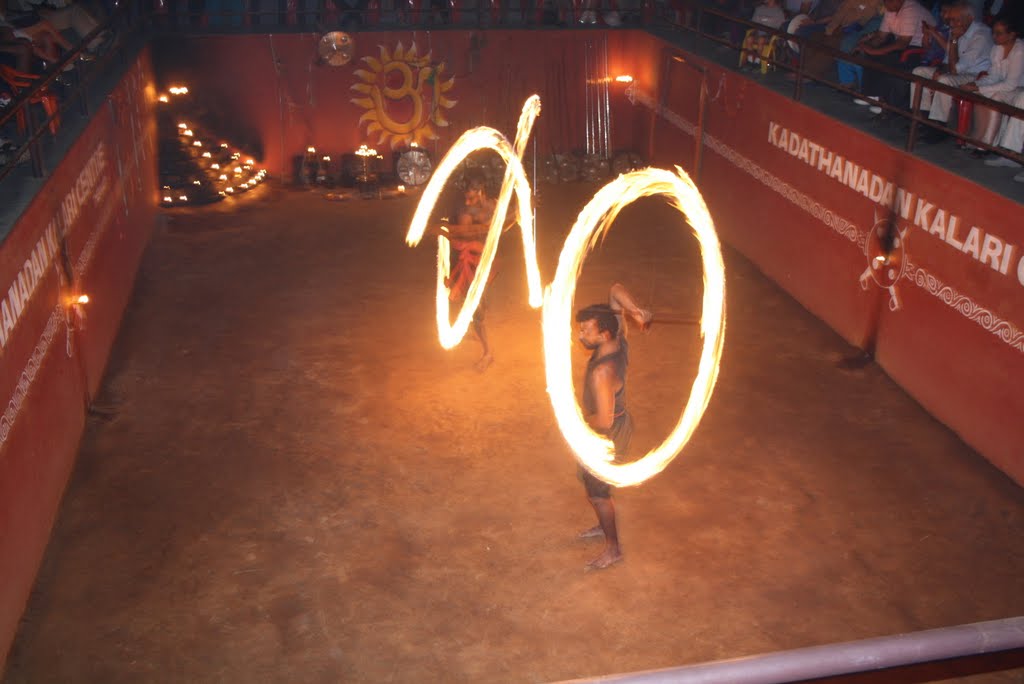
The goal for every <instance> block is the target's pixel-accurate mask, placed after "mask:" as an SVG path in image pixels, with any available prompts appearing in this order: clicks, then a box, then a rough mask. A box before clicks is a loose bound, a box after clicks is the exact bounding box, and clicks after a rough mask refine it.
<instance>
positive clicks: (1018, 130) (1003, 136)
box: [985, 88, 1024, 183]
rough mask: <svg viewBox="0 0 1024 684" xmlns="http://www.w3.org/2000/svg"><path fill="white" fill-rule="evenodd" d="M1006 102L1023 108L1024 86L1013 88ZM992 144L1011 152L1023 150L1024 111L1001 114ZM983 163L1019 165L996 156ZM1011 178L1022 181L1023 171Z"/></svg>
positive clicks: (1023, 179) (990, 164) (1012, 166)
mask: <svg viewBox="0 0 1024 684" xmlns="http://www.w3.org/2000/svg"><path fill="white" fill-rule="evenodd" d="M1007 102H1008V103H1009V104H1011V105H1013V106H1014V107H1016V108H1017V109H1021V110H1024V88H1017V89H1016V90H1014V91H1013V93H1012V97H1011V98H1008V99H1007ZM994 144H995V145H996V146H998V147H1002V148H1005V149H1007V150H1010V151H1011V152H1016V153H1017V154H1021V153H1022V152H1024V113H1021V115H1020V116H1009V115H1007V114H1004V115H1003V116H1002V123H1001V124H1000V127H999V135H997V136H996V140H995V143H994ZM985 165H986V166H1008V167H1010V168H1017V167H1019V166H1020V164H1018V163H1017V162H1015V161H1013V160H1012V159H1008V158H1006V157H998V156H993V157H992V158H991V159H986V160H985ZM1013 180H1015V181H1019V182H1021V183H1024V171H1022V172H1021V173H1018V174H1017V175H1016V176H1014V177H1013Z"/></svg>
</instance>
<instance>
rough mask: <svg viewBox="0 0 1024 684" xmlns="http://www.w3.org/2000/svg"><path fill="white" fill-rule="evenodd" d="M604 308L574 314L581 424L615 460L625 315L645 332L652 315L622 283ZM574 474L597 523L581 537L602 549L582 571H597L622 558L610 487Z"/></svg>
mask: <svg viewBox="0 0 1024 684" xmlns="http://www.w3.org/2000/svg"><path fill="white" fill-rule="evenodd" d="M609 300H610V301H609V303H608V304H593V305H591V306H588V307H586V308H585V309H581V310H580V311H578V312H577V313H576V322H577V323H579V341H580V343H581V344H582V345H583V346H584V347H585V348H586V349H588V350H590V351H591V352H592V353H591V356H590V361H588V363H587V370H586V374H585V376H584V378H583V410H584V412H585V413H586V415H587V423H588V424H589V425H590V427H591V428H592V429H593V430H594V431H595V432H597V433H599V434H601V435H604V436H606V437H608V438H610V439H611V440H612V442H613V443H614V444H615V455H616V458H621V457H623V456H625V455H626V454H627V452H628V450H629V440H630V437H631V436H632V434H633V418H632V417H631V416H630V414H629V411H627V410H626V367H627V366H628V364H629V345H628V343H627V341H626V326H625V317H626V316H629V317H630V318H631V319H633V321H634V322H635V323H636V324H637V325H638V326H640V328H641V329H643V330H647V329H648V328H649V327H650V324H651V321H652V320H653V316H652V314H651V312H650V311H647V310H645V309H641V308H640V307H639V306H638V305H637V303H636V301H635V300H634V299H633V297H632V296H631V295H630V294H629V292H628V291H627V290H626V288H624V287H623V286H622V285H620V284H618V283H616V284H615V285H613V286H612V288H611V293H610V296H609ZM579 476H580V479H581V480H582V481H583V486H584V488H585V489H586V492H587V498H588V499H589V500H590V503H591V505H592V506H593V507H594V512H595V513H596V514H597V521H598V524H597V525H596V526H594V527H592V528H590V529H589V530H585V531H584V532H581V533H580V535H579V537H580V538H581V539H591V538H597V537H602V536H603V537H604V539H605V548H604V551H602V552H601V555H599V556H598V557H597V558H595V559H594V560H592V561H590V562H589V563H587V566H586V569H587V570H601V569H603V568H607V567H610V566H612V565H614V564H616V563H618V562H619V561H621V560H622V549H621V548H620V547H619V535H618V531H617V529H616V526H615V504H614V503H613V502H612V497H611V486H610V485H608V483H606V482H603V481H601V480H600V479H598V478H597V477H595V476H594V475H592V474H591V473H590V472H589V471H588V470H587V469H586V468H584V467H583V466H579Z"/></svg>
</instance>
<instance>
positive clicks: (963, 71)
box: [910, 0, 992, 143]
mask: <svg viewBox="0 0 1024 684" xmlns="http://www.w3.org/2000/svg"><path fill="white" fill-rule="evenodd" d="M949 27H950V34H949V38H948V39H944V38H942V37H941V36H939V35H937V34H936V33H935V32H934V29H926V34H930V35H931V38H932V40H934V41H936V42H937V43H939V44H941V45H942V47H943V48H944V49H945V51H946V56H945V58H944V59H943V60H942V65H941V66H938V67H927V66H922V67H917V68H916V69H914V74H916V75H917V76H923V77H925V78H930V79H932V80H937V81H938V82H939V83H942V84H944V85H948V86H953V87H959V86H962V85H964V84H967V83H971V82H973V81H975V80H976V79H977V78H978V77H979V75H980V74H982V73H983V72H987V71H988V70H989V69H990V68H991V66H992V56H991V54H992V31H991V29H989V28H988V27H987V26H985V25H984V24H982V23H981V22H980V21H978V20H977V17H976V15H975V13H974V7H973V5H972V4H971V3H970V2H969V0H957V2H954V3H953V4H952V6H951V7H950V15H949ZM914 90H915V86H914V84H911V85H910V98H911V101H913V98H914ZM952 106H953V97H952V96H951V95H948V94H947V93H941V92H935V91H933V90H930V89H928V88H925V89H924V90H923V91H922V92H921V110H922V111H927V112H928V118H929V119H931V120H933V121H938V122H940V123H942V124H946V123H948V121H949V113H950V109H952ZM945 137H946V134H945V133H944V132H942V131H940V130H938V129H935V128H928V129H927V130H926V131H925V132H924V133H923V134H922V135H921V140H922V142H928V143H935V142H939V141H940V140H943V139H944V138H945Z"/></svg>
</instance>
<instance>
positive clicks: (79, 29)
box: [7, 0, 102, 50]
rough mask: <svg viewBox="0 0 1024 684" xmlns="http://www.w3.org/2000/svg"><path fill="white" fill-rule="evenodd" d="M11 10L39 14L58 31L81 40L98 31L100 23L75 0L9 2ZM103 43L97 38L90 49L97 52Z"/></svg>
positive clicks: (23, 0)
mask: <svg viewBox="0 0 1024 684" xmlns="http://www.w3.org/2000/svg"><path fill="white" fill-rule="evenodd" d="M7 5H8V7H9V8H10V9H12V10H15V11H18V12H21V13H31V12H35V13H37V14H38V15H39V16H40V17H41V18H42V19H44V20H46V21H47V22H49V24H50V25H51V26H53V27H54V28H56V29H57V30H58V31H72V32H74V34H75V36H77V37H78V39H79V40H81V39H82V38H85V37H86V36H87V35H89V34H90V33H92V32H93V31H94V30H96V27H97V26H99V25H100V24H99V22H98V21H97V20H96V19H95V18H94V17H93V16H92V15H91V14H90V13H89V12H88V11H87V10H86V9H85V8H84V7H82V5H81V4H79V3H77V2H74V0H7ZM101 43H102V38H101V37H97V38H95V39H94V40H93V41H92V42H91V43H89V48H90V49H91V50H96V49H97V48H98V47H99V45H100V44H101Z"/></svg>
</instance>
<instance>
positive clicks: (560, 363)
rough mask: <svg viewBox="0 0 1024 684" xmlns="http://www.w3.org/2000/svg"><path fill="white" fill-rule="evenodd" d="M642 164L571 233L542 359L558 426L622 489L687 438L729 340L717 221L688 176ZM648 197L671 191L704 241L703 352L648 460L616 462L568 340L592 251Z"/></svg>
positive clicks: (602, 194)
mask: <svg viewBox="0 0 1024 684" xmlns="http://www.w3.org/2000/svg"><path fill="white" fill-rule="evenodd" d="M676 170H677V172H678V175H677V174H674V173H672V172H671V171H666V170H663V169H643V170H641V171H634V172H632V173H628V174H624V175H622V176H619V177H618V178H617V179H615V180H614V181H612V182H610V183H608V184H607V185H606V186H604V187H603V188H602V189H601V190H600V191H599V192H598V193H597V194H596V195H595V196H594V197H593V199H591V200H590V203H589V204H587V206H586V207H584V208H583V211H582V212H580V214H579V216H578V217H577V218H576V223H575V224H574V225H573V227H572V230H571V231H570V233H569V237H567V238H566V241H565V245H564V246H563V247H562V253H561V255H559V258H558V268H557V270H556V272H555V277H554V280H553V281H552V283H551V285H550V286H549V287H548V288H547V291H546V293H545V297H544V310H543V314H542V318H543V330H544V362H545V372H546V374H547V385H548V394H549V395H550V398H551V405H552V407H553V408H554V410H555V418H556V419H557V421H558V427H559V429H560V430H561V431H562V434H563V435H564V436H565V438H566V441H568V442H569V446H570V448H571V449H572V450H573V452H575V454H576V457H577V458H578V459H579V461H580V463H581V464H583V466H584V467H585V468H586V469H587V470H589V471H590V472H591V473H593V475H594V476H595V477H598V478H600V479H601V480H604V481H605V482H607V483H609V484H611V485H615V486H618V487H628V486H631V485H637V484H640V483H641V482H644V481H645V480H647V479H648V478H650V477H651V476H653V475H656V474H657V473H660V472H661V471H662V470H664V469H665V466H667V465H668V464H669V463H670V462H671V461H672V459H673V458H675V457H676V456H677V455H678V454H679V452H680V451H681V450H682V448H683V447H684V446H685V445H686V443H687V442H688V441H689V439H690V437H691V435H693V432H694V430H695V429H696V428H697V424H698V423H700V419H701V417H702V416H703V415H704V410H705V409H706V408H707V405H708V402H709V401H710V399H711V392H712V390H713V389H714V386H715V380H716V379H717V378H718V366H719V359H720V358H721V355H722V343H723V341H724V339H725V266H724V265H723V263H722V250H721V247H720V246H719V243H718V237H717V235H716V234H715V226H714V223H713V222H712V220H711V215H710V214H709V213H708V208H707V206H706V205H705V204H704V199H703V198H702V197H701V194H700V191H699V190H697V187H696V186H695V185H694V184H693V181H692V180H690V177H689V176H687V175H686V173H685V172H684V171H683V170H682V169H680V168H679V167H676ZM650 195H667V196H668V198H669V203H670V204H671V205H672V206H674V207H675V208H676V209H678V210H679V211H680V212H681V213H682V214H683V216H684V218H685V219H686V220H687V221H688V222H689V224H690V226H691V227H692V229H693V232H694V233H695V235H696V236H697V240H698V241H699V242H700V251H701V259H702V261H703V265H704V300H703V311H702V315H701V322H700V329H701V337H703V338H704V346H703V349H702V350H701V356H700V364H699V366H698V370H697V376H696V377H695V378H694V381H693V385H692V387H691V389H690V396H689V399H688V400H687V402H686V406H685V407H684V408H683V411H682V413H681V415H680V417H679V422H678V423H677V424H676V426H675V427H674V428H673V429H672V431H671V432H670V433H669V435H668V437H666V438H665V441H664V442H662V443H661V444H660V445H659V446H658V447H656V448H655V449H652V450H651V451H650V452H648V453H647V454H646V455H645V456H643V458H640V459H638V460H636V461H632V462H630V463H624V464H616V463H614V462H613V460H614V456H615V447H614V445H613V444H612V442H611V441H610V440H608V439H606V438H605V437H603V436H601V435H599V434H597V433H596V432H594V431H593V430H591V429H590V426H589V425H587V422H586V421H585V420H584V418H583V414H582V412H581V410H580V407H579V404H578V403H577V402H576V396H575V393H574V391H573V382H572V361H571V344H572V343H571V340H572V339H573V330H572V320H573V316H572V314H573V311H572V307H573V299H574V297H575V294H576V283H577V281H578V280H579V274H580V270H581V269H582V267H583V261H584V259H585V258H586V257H587V254H588V253H589V252H590V250H591V249H593V247H594V246H595V244H596V243H597V242H598V241H599V240H600V239H601V238H602V236H603V235H604V234H605V233H606V232H607V231H608V229H609V228H610V227H611V225H612V222H613V221H614V220H615V217H616V216H617V215H618V213H619V212H620V211H621V210H622V209H623V207H625V206H626V205H628V204H630V203H631V202H634V201H636V200H637V199H640V198H641V197H647V196H650Z"/></svg>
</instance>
